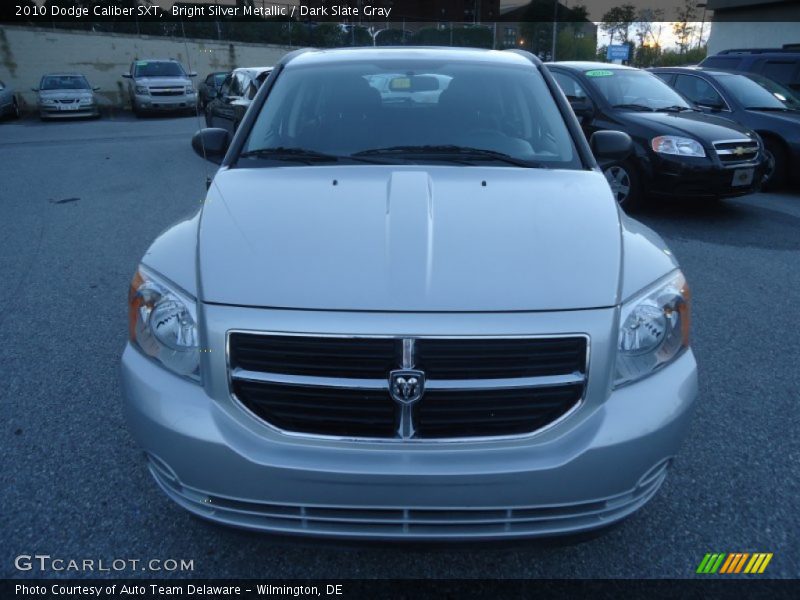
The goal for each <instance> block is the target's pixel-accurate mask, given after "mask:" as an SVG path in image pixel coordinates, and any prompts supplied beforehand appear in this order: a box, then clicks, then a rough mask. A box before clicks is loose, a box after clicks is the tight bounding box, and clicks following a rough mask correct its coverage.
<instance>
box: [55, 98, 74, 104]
mask: <svg viewBox="0 0 800 600" xmlns="http://www.w3.org/2000/svg"><path fill="white" fill-rule="evenodd" d="M77 101H78V99H77V98H68V99H66V100H56V102H58V103H59V104H75V103H76V102H77Z"/></svg>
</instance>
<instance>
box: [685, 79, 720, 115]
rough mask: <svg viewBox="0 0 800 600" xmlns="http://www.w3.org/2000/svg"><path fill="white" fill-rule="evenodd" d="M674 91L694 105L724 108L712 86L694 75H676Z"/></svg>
mask: <svg viewBox="0 0 800 600" xmlns="http://www.w3.org/2000/svg"><path fill="white" fill-rule="evenodd" d="M675 89H676V90H678V91H679V92H680V93H681V94H683V95H684V96H686V97H687V98H688V99H689V100H691V101H692V102H694V103H695V104H699V105H701V106H712V107H718V108H722V107H725V106H726V104H725V101H724V100H723V99H722V96H720V95H719V93H718V92H717V90H715V89H714V86H712V85H711V84H710V83H708V82H707V81H706V80H705V79H702V78H700V77H697V76H695V75H678V76H677V77H676V78H675Z"/></svg>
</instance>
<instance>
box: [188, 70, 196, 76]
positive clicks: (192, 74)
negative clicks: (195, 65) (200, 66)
mask: <svg viewBox="0 0 800 600" xmlns="http://www.w3.org/2000/svg"><path fill="white" fill-rule="evenodd" d="M187 75H189V77H197V71H189V73H187Z"/></svg>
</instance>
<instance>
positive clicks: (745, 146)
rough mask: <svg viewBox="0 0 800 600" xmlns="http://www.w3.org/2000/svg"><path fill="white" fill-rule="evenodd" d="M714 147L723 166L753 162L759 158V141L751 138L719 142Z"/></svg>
mask: <svg viewBox="0 0 800 600" xmlns="http://www.w3.org/2000/svg"><path fill="white" fill-rule="evenodd" d="M713 145H714V151H715V152H716V153H717V156H718V157H719V159H720V161H721V162H722V163H723V164H738V163H747V162H751V161H753V160H754V159H755V158H756V157H757V156H758V152H759V150H760V145H759V143H758V141H756V140H753V139H749V138H742V139H736V140H718V141H716V142H714V143H713Z"/></svg>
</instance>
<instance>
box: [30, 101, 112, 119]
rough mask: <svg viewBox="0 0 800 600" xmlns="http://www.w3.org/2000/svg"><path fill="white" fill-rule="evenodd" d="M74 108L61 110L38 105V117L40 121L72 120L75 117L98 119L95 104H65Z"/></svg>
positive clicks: (46, 105)
mask: <svg viewBox="0 0 800 600" xmlns="http://www.w3.org/2000/svg"><path fill="white" fill-rule="evenodd" d="M63 106H69V107H74V108H62V107H61V106H59V105H49V104H40V105H39V116H40V117H41V118H42V119H74V118H77V117H99V116H100V109H99V108H98V106H97V104H79V105H77V104H67V105H63Z"/></svg>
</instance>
